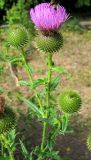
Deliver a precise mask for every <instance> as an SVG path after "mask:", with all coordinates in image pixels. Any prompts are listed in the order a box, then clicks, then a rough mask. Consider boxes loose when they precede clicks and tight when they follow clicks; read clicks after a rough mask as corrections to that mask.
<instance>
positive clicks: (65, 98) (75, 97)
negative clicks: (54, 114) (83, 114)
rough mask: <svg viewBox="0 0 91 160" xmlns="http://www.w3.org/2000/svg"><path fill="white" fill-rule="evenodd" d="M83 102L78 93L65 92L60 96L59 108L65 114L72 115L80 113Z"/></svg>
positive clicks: (72, 91)
mask: <svg viewBox="0 0 91 160" xmlns="http://www.w3.org/2000/svg"><path fill="white" fill-rule="evenodd" d="M81 104H82V100H81V97H80V95H79V93H78V92H76V91H74V90H67V91H63V92H62V93H61V95H60V96H59V106H60V107H61V110H62V111H63V112H65V113H68V114H72V113H74V112H77V111H79V109H80V108H81Z"/></svg>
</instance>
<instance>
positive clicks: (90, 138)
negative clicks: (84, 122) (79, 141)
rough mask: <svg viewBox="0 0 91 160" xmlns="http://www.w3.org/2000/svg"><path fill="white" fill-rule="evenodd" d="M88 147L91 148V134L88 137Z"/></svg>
mask: <svg viewBox="0 0 91 160" xmlns="http://www.w3.org/2000/svg"><path fill="white" fill-rule="evenodd" d="M87 147H88V149H89V150H91V134H90V135H89V136H88V137H87Z"/></svg>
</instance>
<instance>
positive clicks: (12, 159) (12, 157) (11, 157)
mask: <svg viewBox="0 0 91 160" xmlns="http://www.w3.org/2000/svg"><path fill="white" fill-rule="evenodd" d="M7 150H8V153H9V157H10V160H15V159H14V156H13V153H12V152H11V151H10V149H9V148H8V147H7Z"/></svg>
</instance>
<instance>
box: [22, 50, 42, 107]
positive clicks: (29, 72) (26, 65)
mask: <svg viewBox="0 0 91 160" xmlns="http://www.w3.org/2000/svg"><path fill="white" fill-rule="evenodd" d="M21 53H22V58H23V63H24V66H25V69H26V72H27V74H28V76H29V80H30V82H31V83H32V84H34V80H33V77H32V74H31V71H30V68H29V65H28V64H27V62H26V58H25V52H24V51H23V50H22V52H21ZM34 93H35V96H36V99H37V102H38V104H39V106H40V108H41V110H43V108H42V104H41V101H40V98H39V96H38V94H37V91H36V89H34Z"/></svg>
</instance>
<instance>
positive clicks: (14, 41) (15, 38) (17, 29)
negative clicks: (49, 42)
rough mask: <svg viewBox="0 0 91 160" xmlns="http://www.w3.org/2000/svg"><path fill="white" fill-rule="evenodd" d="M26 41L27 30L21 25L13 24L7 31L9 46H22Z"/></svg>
mask: <svg viewBox="0 0 91 160" xmlns="http://www.w3.org/2000/svg"><path fill="white" fill-rule="evenodd" d="M27 42H28V32H27V30H26V29H25V27H24V26H22V25H13V26H12V27H11V28H10V29H9V31H8V38H7V43H8V45H9V46H11V47H16V48H19V47H23V46H24V45H25V44H26V43H27Z"/></svg>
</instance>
